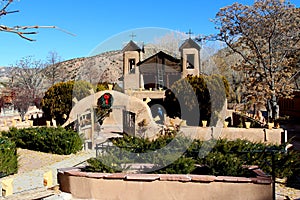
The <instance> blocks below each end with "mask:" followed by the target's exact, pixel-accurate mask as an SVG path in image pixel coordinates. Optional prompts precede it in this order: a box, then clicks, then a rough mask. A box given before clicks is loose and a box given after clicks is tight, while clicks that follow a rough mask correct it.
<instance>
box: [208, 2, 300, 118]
mask: <svg viewBox="0 0 300 200" xmlns="http://www.w3.org/2000/svg"><path fill="white" fill-rule="evenodd" d="M214 22H215V24H216V25H217V29H218V30H219V33H218V35H217V36H216V38H217V39H218V40H220V41H223V42H225V43H226V44H227V46H228V47H229V48H230V49H231V50H232V51H233V52H234V53H236V54H238V55H239V56H240V58H241V60H242V62H240V63H238V64H236V65H234V66H232V67H233V68H234V69H235V70H240V71H242V72H243V73H244V74H245V76H244V82H245V86H246V88H247V94H248V97H251V98H253V97H254V98H255V99H258V100H261V101H264V102H266V101H267V102H268V104H267V105H269V111H270V112H269V113H272V115H270V116H269V117H270V118H272V119H275V118H276V117H278V114H279V109H278V108H279V107H278V100H279V98H280V97H288V96H291V94H292V92H293V89H294V84H293V83H294V82H292V81H291V80H292V79H293V76H294V75H295V74H296V73H297V72H296V71H297V68H296V67H295V65H293V64H292V63H293V59H292V58H291V55H293V54H295V53H296V52H297V51H299V47H300V9H299V8H296V7H295V6H294V5H292V4H291V3H290V2H289V1H286V2H284V1H278V0H257V1H255V3H254V4H253V5H251V6H248V5H242V4H239V3H234V4H233V5H231V6H227V7H224V8H221V9H220V11H219V12H218V13H217V15H216V18H215V19H214Z"/></svg>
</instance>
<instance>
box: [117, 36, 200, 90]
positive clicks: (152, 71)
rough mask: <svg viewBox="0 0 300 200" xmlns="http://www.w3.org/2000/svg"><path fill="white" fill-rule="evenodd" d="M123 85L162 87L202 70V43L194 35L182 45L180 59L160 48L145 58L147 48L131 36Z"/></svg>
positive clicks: (125, 57) (139, 87) (133, 88)
mask: <svg viewBox="0 0 300 200" xmlns="http://www.w3.org/2000/svg"><path fill="white" fill-rule="evenodd" d="M122 51H123V89H124V91H125V93H127V92H126V91H127V90H141V89H145V90H159V89H166V88H170V87H171V85H172V84H173V83H174V82H175V81H177V80H179V79H181V78H184V77H186V76H187V75H199V73H200V46H199V45H198V44H197V43H196V42H195V41H194V40H192V39H191V38H189V39H187V40H185V42H184V43H183V44H182V45H181V46H180V48H179V51H180V54H181V59H178V58H175V57H173V56H171V55H169V54H167V53H165V52H163V51H160V52H158V53H156V54H154V55H152V56H150V57H149V58H147V59H143V56H144V51H143V49H141V48H140V47H139V46H138V45H137V44H136V43H135V42H133V41H132V40H131V41H130V42H129V43H128V44H127V45H126V46H125V47H124V48H123V50H122Z"/></svg>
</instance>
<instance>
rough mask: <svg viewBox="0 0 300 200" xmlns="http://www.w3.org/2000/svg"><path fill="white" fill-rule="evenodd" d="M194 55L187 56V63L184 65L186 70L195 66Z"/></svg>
mask: <svg viewBox="0 0 300 200" xmlns="http://www.w3.org/2000/svg"><path fill="white" fill-rule="evenodd" d="M194 59H195V55H194V54H187V63H186V68H187V69H194V68H195V67H194V65H195V60H194Z"/></svg>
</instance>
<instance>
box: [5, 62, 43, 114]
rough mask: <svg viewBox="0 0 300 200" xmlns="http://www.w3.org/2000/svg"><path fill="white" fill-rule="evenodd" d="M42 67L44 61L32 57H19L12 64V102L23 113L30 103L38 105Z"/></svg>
mask: <svg viewBox="0 0 300 200" xmlns="http://www.w3.org/2000/svg"><path fill="white" fill-rule="evenodd" d="M43 68H44V63H43V62H42V61H40V60H34V59H33V58H32V57H26V58H23V59H21V60H20V61H18V62H17V63H16V65H15V66H13V69H12V80H13V81H12V84H11V86H10V87H11V91H12V92H13V94H14V96H13V104H14V106H15V107H16V108H17V109H18V110H19V111H20V113H21V114H25V112H26V111H27V109H28V107H29V106H31V105H39V101H40V99H41V98H42V97H43V92H44V91H45V88H43V80H44V75H43Z"/></svg>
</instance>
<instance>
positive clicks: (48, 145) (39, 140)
mask: <svg viewBox="0 0 300 200" xmlns="http://www.w3.org/2000/svg"><path fill="white" fill-rule="evenodd" d="M1 134H2V136H4V137H8V138H10V139H11V140H12V141H13V142H15V144H16V146H17V147H19V148H24V149H30V150H34V151H41V152H46V153H53V154H60V155H68V154H72V153H76V152H78V151H80V150H81V149H82V144H83V143H82V138H81V137H80V136H79V134H78V133H77V132H75V131H73V130H66V129H64V128H62V127H57V128H54V127H38V128H27V129H17V128H11V129H10V130H9V131H4V132H2V133H1Z"/></svg>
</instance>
